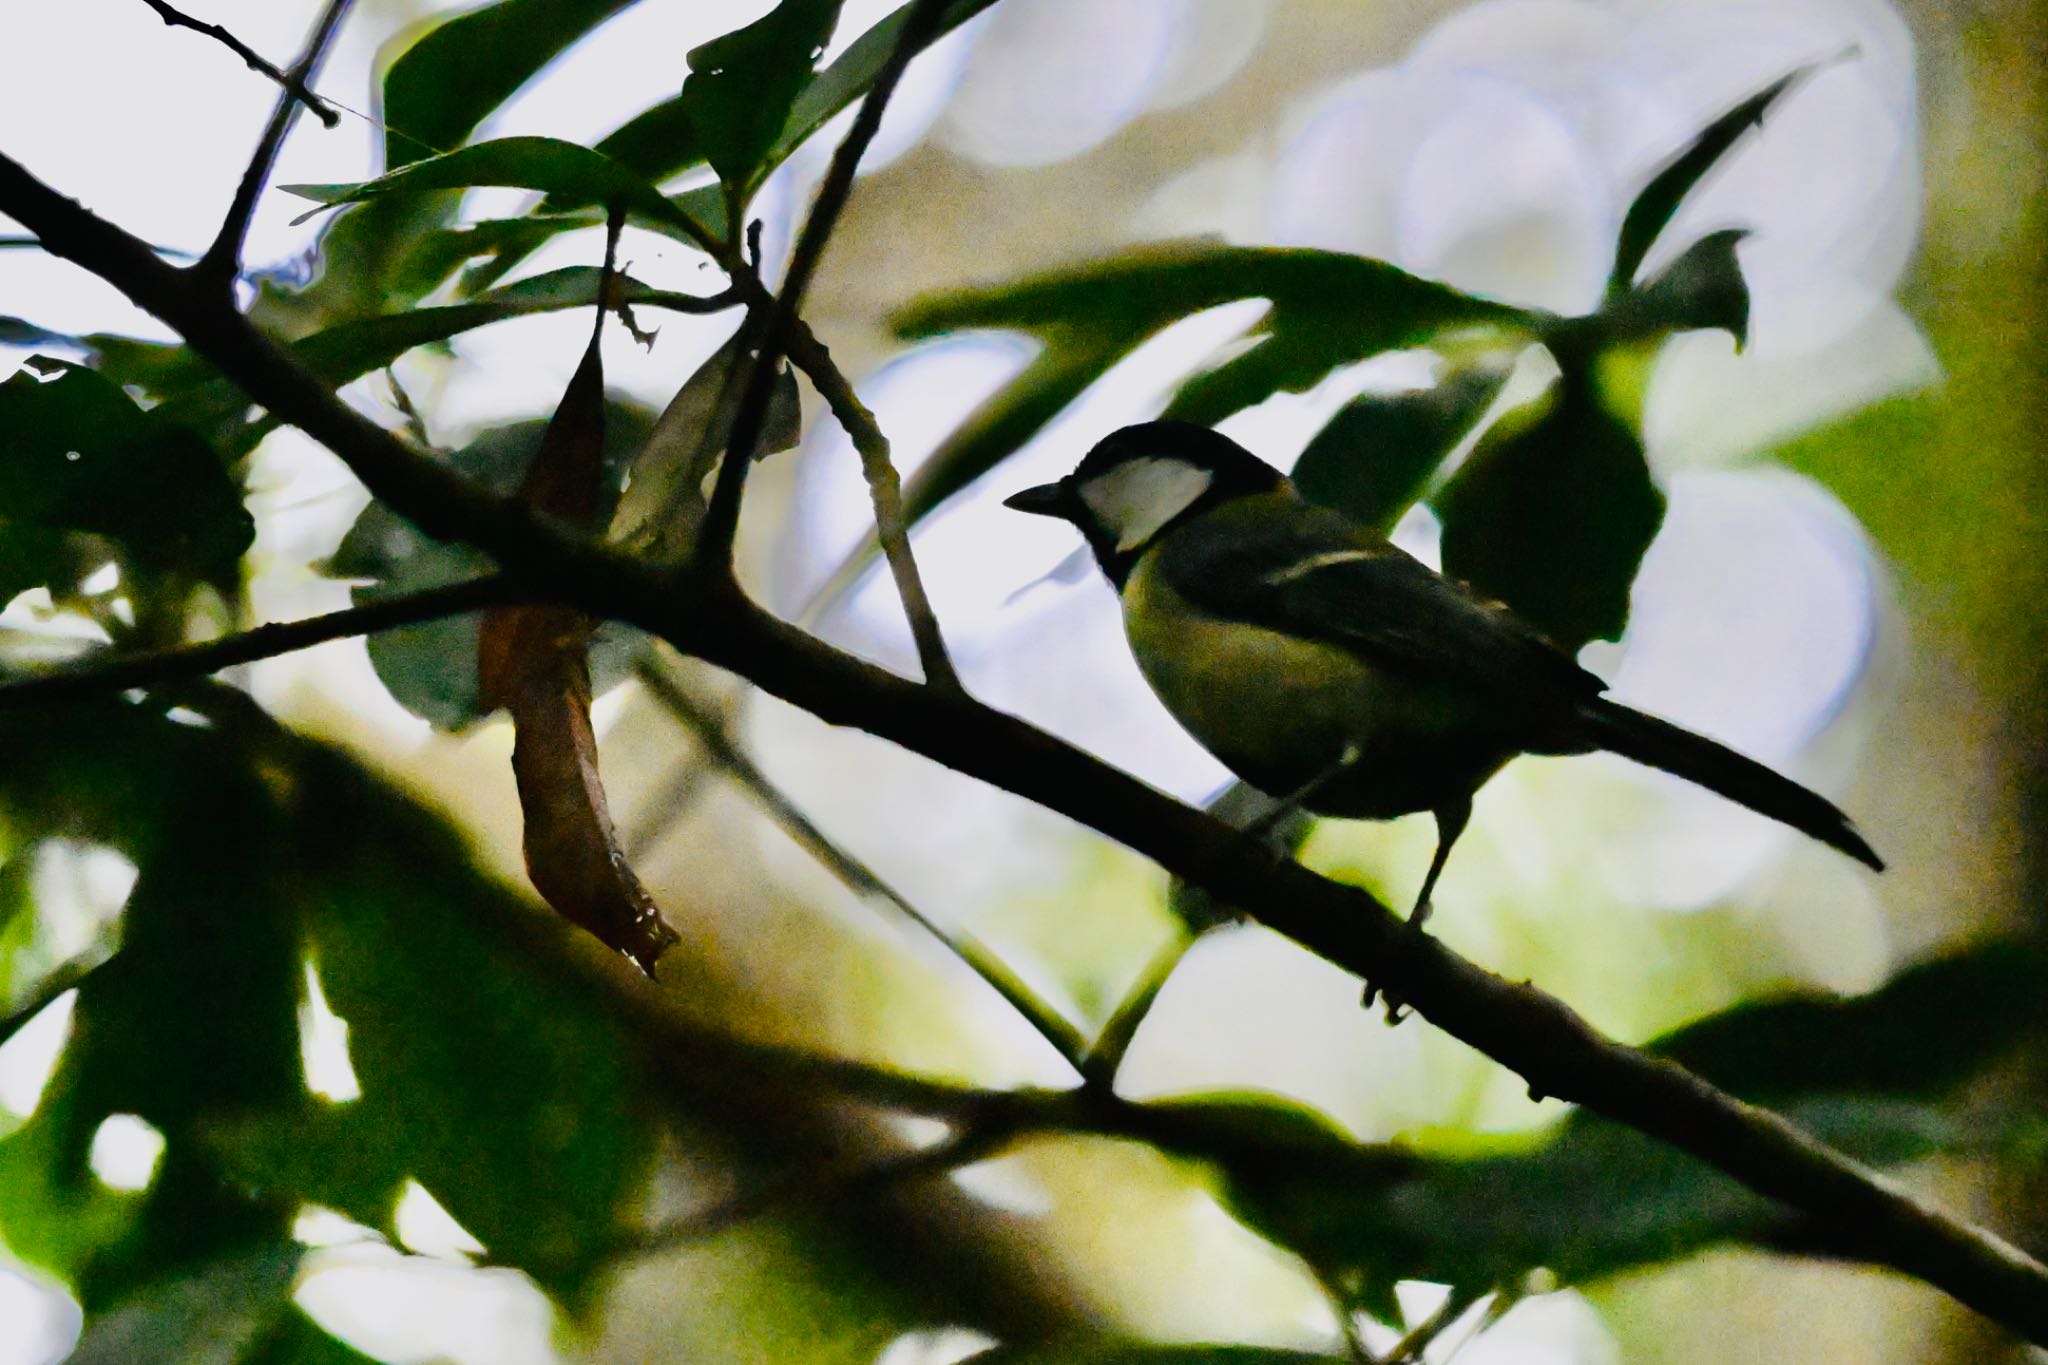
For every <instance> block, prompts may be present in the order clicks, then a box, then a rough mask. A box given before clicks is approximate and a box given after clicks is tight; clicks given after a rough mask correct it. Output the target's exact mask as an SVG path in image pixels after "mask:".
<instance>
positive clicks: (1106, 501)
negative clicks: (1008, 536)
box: [1003, 422, 1287, 583]
mask: <svg viewBox="0 0 2048 1365" xmlns="http://www.w3.org/2000/svg"><path fill="white" fill-rule="evenodd" d="M1285 487H1287V480H1286V478H1285V477H1284V476H1283V475H1282V474H1281V473H1280V471H1279V470H1277V469H1275V468H1273V467H1272V466H1271V465H1269V464H1267V463H1266V462H1265V461H1264V460H1261V459H1260V458H1259V457H1258V456H1256V455H1254V454H1252V453H1251V452H1250V451H1249V450H1246V449H1245V448H1244V447H1243V446H1241V445H1239V444H1238V443H1237V442H1235V441H1233V440H1231V439H1230V438H1229V437H1228V436H1223V435H1219V434H1218V433H1216V432H1213V431H1211V430H1209V428H1207V427H1202V426H1196V425H1195V424H1194V423H1192V422H1140V423H1138V424H1137V425H1136V426H1129V427H1124V428H1122V429H1120V430H1117V431H1113V432H1111V433H1110V434H1109V435H1107V436H1105V437H1103V438H1102V440H1101V441H1099V442H1097V443H1096V446H1095V448H1094V449H1093V450H1091V451H1089V452H1088V454H1087V456H1086V458H1084V459H1083V460H1082V461H1081V463H1080V465H1079V467H1077V468H1076V469H1075V470H1074V472H1073V473H1071V474H1069V475H1067V477H1065V478H1064V479H1061V480H1060V481H1059V482H1057V483H1048V484H1040V485H1039V486H1038V487H1036V488H1027V489H1025V490H1024V491H1023V492H1021V493H1014V494H1012V495H1011V496H1010V497H1008V498H1006V499H1004V501H1003V505H1004V506H1005V507H1013V508H1015V509H1017V510H1018V511H1020V512H1033V513H1036V514H1038V515H1040V516H1048V517H1058V518H1060V519H1061V520H1063V521H1070V522H1072V523H1073V524H1074V525H1075V526H1076V527H1078V528H1079V529H1080V531H1081V534H1082V535H1084V536H1086V537H1087V538H1088V545H1089V548H1091V549H1093V550H1094V551H1095V558H1096V561H1097V562H1098V563H1100V564H1101V565H1102V569H1103V572H1105V573H1107V574H1108V575H1109V576H1110V577H1111V578H1112V579H1113V580H1115V581H1117V582H1119V583H1121V582H1122V581H1123V579H1124V576H1125V575H1126V574H1127V573H1129V571H1130V566H1131V565H1132V563H1134V562H1135V561H1136V560H1137V558H1138V556H1139V555H1142V554H1143V553H1144V552H1145V549H1146V547H1147V546H1149V545H1151V544H1152V542H1153V541H1155V540H1157V539H1158V538H1159V537H1160V536H1162V535H1164V534H1165V533H1166V532H1167V531H1170V530H1172V529H1173V528H1174V527H1175V526H1177V525H1179V524H1180V523H1182V522H1184V521H1186V520H1187V519H1188V518H1190V517H1194V516H1199V515H1200V514H1201V513H1203V512H1205V511H1207V510H1208V509H1209V508H1211V507H1214V506H1216V505H1217V504H1219V503H1224V502H1228V501H1230V500H1231V499H1233V498H1244V497H1251V496H1254V495H1257V494H1260V493H1272V492H1277V491H1278V490H1280V489H1282V488H1285Z"/></svg>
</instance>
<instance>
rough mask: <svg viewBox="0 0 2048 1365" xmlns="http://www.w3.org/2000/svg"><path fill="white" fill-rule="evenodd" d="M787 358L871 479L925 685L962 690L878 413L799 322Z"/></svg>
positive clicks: (885, 550) (880, 533)
mask: <svg viewBox="0 0 2048 1365" xmlns="http://www.w3.org/2000/svg"><path fill="white" fill-rule="evenodd" d="M789 358H790V359H791V360H793V361H795V362H796V365H797V368H798V369H801V370H802V371H803V372H804V373H805V374H807V375H809V376H810V380H811V384H812V385H813V386H814V387H815V388H816V389H817V390H818V393H819V395H820V396H821V397H823V398H824V400H825V403H826V405H827V406H828V407H830V408H831V409H832V415H833V416H834V417H837V418H838V419H839V425H840V426H841V427H843V428H845V430H846V434H847V435H848V436H850V437H852V438H853V448H854V449H855V450H856V451H858V452H859V454H860V472H861V474H862V475H863V476H864V477H865V478H866V479H867V484H868V497H869V499H870V500H871V501H872V502H873V503H874V506H875V534H876V536H877V537H878V538H879V539H880V541H881V543H882V554H883V556H884V557H885V558H886V559H887V560H888V561H889V573H890V576H891V577H893V578H894V579H895V580H896V596H897V598H898V599H899V600H901V601H902V603H903V614H904V616H905V617H907V618H908V619H909V621H910V636H911V638H912V639H913V640H915V641H916V642H917V662H918V667H919V668H921V669H922V670H923V671H924V680H925V681H926V682H928V683H930V684H932V686H934V687H943V688H946V689H948V690H950V691H955V692H957V691H959V690H960V675H959V674H958V673H957V672H955V671H954V668H953V660H952V659H951V658H950V657H949V656H948V655H947V653H946V640H945V636H944V635H943V634H942V633H941V632H940V630H939V618H938V614H937V613H936V612H934V611H933V610H932V601H931V598H930V597H929V596H927V595H926V593H925V590H924V578H923V576H922V575H921V574H919V573H918V570H917V559H916V557H915V556H914V555H912V554H911V552H910V524H909V522H907V521H906V520H904V516H903V481H902V479H900V478H899V477H898V476H897V473H896V464H895V462H894V461H893V460H891V459H890V458H889V438H888V437H887V436H885V435H883V434H882V428H881V426H880V425H879V424H878V423H877V422H876V421H875V415H874V413H872V412H870V411H869V410H868V406H867V404H865V403H863V402H861V401H860V395H859V394H857V393H855V392H854V388H853V385H852V384H851V383H850V382H848V380H847V378H846V375H845V373H844V372H843V371H841V370H840V368H839V366H838V365H837V364H835V363H834V362H833V359H832V353H831V352H830V351H828V350H826V349H825V344H824V343H823V342H821V341H819V340H818V338H817V336H816V335H815V334H813V333H812V331H811V329H810V328H809V327H808V326H806V325H805V324H804V322H803V320H802V319H801V318H799V319H797V321H796V322H795V324H794V325H793V326H792V327H791V328H790V333H789Z"/></svg>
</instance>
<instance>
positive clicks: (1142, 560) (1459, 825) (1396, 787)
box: [1004, 420, 1884, 999]
mask: <svg viewBox="0 0 2048 1365" xmlns="http://www.w3.org/2000/svg"><path fill="white" fill-rule="evenodd" d="M1004 505H1005V506H1007V507H1010V508H1014V509H1015V510H1017V511H1020V512H1029V513H1033V514H1036V515H1040V516H1048V517H1055V518H1058V519H1060V520H1062V521H1066V522H1070V523H1071V524H1072V525H1073V526H1074V527H1075V528H1076V529H1078V530H1079V531H1080V533H1081V535H1082V536H1083V538H1084V539H1085V540H1086V541H1087V544H1088V548H1089V549H1090V550H1092V551H1093V552H1094V557H1095V562H1096V563H1097V565H1099V566H1100V567H1101V569H1102V572H1103V573H1104V574H1105V575H1106V576H1107V577H1108V579H1109V581H1110V582H1111V583H1112V584H1113V585H1115V587H1116V589H1117V591H1118V594H1119V596H1120V598H1121V600H1122V605H1123V619H1124V629H1125V634H1126V636H1127V637H1128V639H1129V642H1130V646H1131V652H1132V654H1133V656H1134V657H1135V658H1136V660H1137V664H1138V669H1139V671H1140V672H1141V673H1142V674H1143V675H1144V677H1145V680H1146V681H1147V682H1148V683H1149V684H1150V685H1151V688H1152V690H1153V691H1154V692H1155V693H1156V694H1157V695H1158V697H1159V699H1160V701H1161V702H1162V703H1164V705H1165V707H1166V709H1167V710H1168V711H1169V712H1171V713H1172V715H1173V716H1174V718H1175V719H1176V720H1178V721H1179V722H1180V724H1181V725H1182V726H1183V727H1184V728H1185V729H1186V730H1188V731H1189V733H1191V734H1192V735H1193V736H1194V737H1195V739H1196V740H1197V741H1199V742H1200V743H1201V745H1202V746H1203V747H1204V748H1206V749H1207V750H1208V751H1209V752H1210V753H1211V754H1213V755H1215V757H1216V758H1217V759H1219V760H1220V761H1221V762H1222V763H1223V765H1224V766H1225V767H1227V768H1229V769H1230V770H1231V771H1232V772H1233V773H1235V774H1236V775H1237V776H1238V777H1239V778H1241V779H1243V780H1244V781H1245V782H1247V783H1249V784H1250V785H1251V786H1252V787H1255V788H1257V789H1258V790H1259V791H1261V792H1263V793H1265V794H1267V795H1268V796H1270V797H1273V798H1277V799H1278V802H1279V804H1278V805H1277V806H1275V807H1274V808H1273V811H1272V816H1280V815H1282V814H1285V813H1290V812H1292V811H1294V810H1306V811H1308V812H1310V813H1311V814H1315V815H1319V816H1331V817H1336V818H1340V819H1362V820H1385V819H1392V818H1394V817H1396V816H1401V815H1408V814H1412V813H1415V812H1420V811H1428V812H1430V813H1431V814H1432V815H1433V816H1434V817H1435V821H1436V828H1437V844H1436V852H1435V855H1434V856H1433V857H1432V858H1431V860H1430V865H1429V871H1428V872H1427V873H1426V874H1425V875H1424V877H1423V881H1422V886H1421V890H1420V891H1419V893H1418V894H1417V896H1416V898H1415V902H1414V905H1413V907H1412V909H1411V910H1410V913H1409V916H1408V922H1409V925H1410V926H1411V927H1412V928H1414V929H1417V930H1419V929H1420V927H1421V925H1422V923H1423V921H1424V919H1425V918H1426V917H1427V916H1428V914H1429V907H1430V897H1431V895H1432V894H1433V892H1434V891H1435V889H1436V884H1437V879H1438V878H1439V877H1440V876H1441V875H1442V873H1443V870H1444V864H1445V862H1446V860H1447V859H1448V858H1449V857H1450V853H1451V848H1452V846H1453V845H1454V844H1456V843H1457V841H1458V837H1459V836H1460V835H1461V834H1462V833H1463V832H1464V830H1465V826H1466V823H1467V821H1468V820H1469V819H1470V817H1471V814H1472V798H1473V796H1474V794H1475V793H1476V792H1477V791H1478V790H1479V789H1480V787H1482V786H1483V785H1485V783H1486V782H1487V781H1488V780H1489V779H1490V778H1492V777H1493V775H1494V774H1495V773H1497V772H1499V771H1500V770H1501V768H1502V767H1504V766H1506V764H1507V762H1508V760H1510V759H1511V758H1514V757H1516V756H1517V755H1519V754H1585V753H1591V752H1594V751H1596V750H1606V751H1608V752H1611V753H1616V754H1620V755H1621V756H1622V757H1624V758H1628V759H1632V760H1634V761H1635V762H1637V763H1641V764H1646V765H1648V766H1649V767H1652V768H1657V769H1661V770H1662V771H1664V772H1667V773H1673V774H1676V775H1677V776H1679V777H1681V778H1684V779H1685V780H1687V781H1689V782H1693V783H1696V784H1698V785H1699V786H1702V787H1705V788H1707V789H1708V790H1709V791H1712V792H1716V793H1718V794H1719V795H1721V796H1723V797H1725V798H1727V799H1728V800H1730V801H1733V802H1736V803H1737V804H1738V805H1742V806H1746V807H1748V808H1749V809H1750V810H1753V811H1755V812H1757V813H1758V814H1760V815H1764V816H1767V817H1768V818H1770V819H1772V820H1776V821H1778V822H1779V823H1781V824H1785V825H1789V826H1791V827H1792V828H1793V829H1796V830H1798V831H1800V832H1801V833H1803V834H1806V835H1809V836H1811V837H1812V838H1814V839H1817V840H1819V841H1820V842H1821V843H1824V844H1826V845H1828V846H1829V847H1831V848H1835V849H1838V850H1840V851H1841V852H1843V853H1845V854H1847V855H1848V856H1849V857H1851V858H1854V859H1856V860H1857V861H1858V862H1860V863H1863V864H1865V865H1866V866H1868V867H1870V868H1871V869H1872V870H1874V871H1879V872H1881V871H1883V870H1884V862H1883V860H1882V859H1881V858H1879V857H1878V855H1877V853H1876V852H1875V850H1873V849H1872V848H1871V846H1870V845H1869V843H1868V842H1866V841H1865V840H1864V838H1863V836H1862V835H1860V834H1859V833H1857V831H1856V828H1855V826H1854V825H1853V824H1851V823H1850V820H1849V817H1848V816H1846V815H1844V814H1843V813H1842V812H1841V811H1840V810H1838V809H1837V808H1836V807H1835V806H1834V805H1833V804H1832V803H1831V802H1829V801H1828V800H1827V799H1826V798H1825V797H1822V796H1820V795H1819V794H1818V793H1815V792H1813V791H1809V790H1808V789H1807V788H1805V787H1803V786H1801V785H1800V784H1798V783H1797V782H1794V781H1792V780H1791V779H1790V778H1788V777H1784V776H1782V775H1781V774H1779V773H1777V772H1774V771H1773V770H1771V769H1770V768H1768V767H1766V766H1765V765H1763V764H1761V763H1759V762H1757V761H1756V760H1754V759H1751V758H1747V757H1745V756H1743V755H1742V754H1739V753H1737V752H1735V751H1734V750H1733V749H1730V748H1728V747H1727V746H1725V745H1723V744H1720V743H1718V742H1717V741H1715V740H1712V739H1709V738H1707V737H1706V736H1704V735H1700V734H1695V733H1693V732H1692V731H1690V730H1687V729H1684V728H1683V727H1681V726H1678V725H1674V724H1672V723H1671V722H1670V721H1666V720H1662V719H1659V718H1658V717H1656V716H1653V715H1650V714H1648V713H1646V712H1643V711H1638V710H1635V709H1633V708H1631V707H1628V706H1624V705H1622V704H1621V703H1619V702H1617V701H1614V700H1612V699H1611V698H1608V697H1605V696H1603V695H1601V694H1602V693H1603V692H1604V691H1605V690H1606V683H1605V682H1604V681H1603V680H1602V679H1601V678H1600V677H1599V676H1598V675H1596V674H1594V673H1591V672H1589V671H1587V670H1586V669H1584V668H1582V667H1580V666H1579V664H1578V662H1577V661H1576V660H1575V659H1573V658H1572V657H1571V655H1570V654H1568V653H1566V652H1565V651H1564V650H1563V649H1561V648H1559V647H1558V646H1557V645H1556V644H1554V643H1552V642H1551V641H1550V640H1549V639H1548V638H1547V637H1545V636H1544V635H1543V634H1542V632H1541V631H1539V630H1537V629H1536V628H1535V627H1534V626H1532V625H1530V624H1528V623H1527V622H1525V621H1523V620H1522V619H1520V618H1519V617H1517V616H1516V615H1515V614H1514V613H1513V612H1512V611H1511V610H1510V609H1509V608H1508V607H1506V606H1505V605H1503V604H1501V603H1499V602H1493V601H1489V600H1486V599H1483V598H1481V597H1479V596H1478V595H1477V594H1475V593H1473V592H1472V591H1471V590H1469V589H1468V588H1466V587H1465V586H1464V585H1462V584H1460V583H1458V582H1456V581H1454V580H1452V579H1449V578H1446V577H1444V576H1443V575H1441V574H1438V573H1437V572H1436V571H1435V570H1433V569H1431V568H1430V567H1429V566H1428V565H1426V564H1424V563H1423V562H1422V561H1421V560H1419V559H1416V558H1415V557H1414V556H1413V555H1410V554H1408V553H1407V552H1406V551H1404V550H1402V549H1400V548H1399V547H1397V546H1396V545H1394V544H1393V543H1392V542H1390V541H1389V540H1387V538H1386V537H1385V536H1383V535H1381V534H1379V533H1378V532H1377V531H1375V530H1373V529H1371V528H1369V527H1367V526H1365V525H1362V524H1361V523H1359V522H1357V521H1354V520H1353V519H1351V518H1350V517H1348V516H1345V515H1344V514H1343V513H1340V512H1337V511H1335V510H1332V509H1330V508H1327V507H1322V506H1318V505H1316V504H1314V503H1311V502H1309V501H1308V500H1307V499H1305V498H1304V497H1302V495H1301V494H1300V492H1299V491H1298V490H1297V489H1296V488H1295V486H1294V484H1293V482H1292V481H1291V480H1289V479H1288V478H1287V477H1286V476H1285V475H1283V474H1281V473H1280V471H1279V470H1277V469H1275V468H1273V467H1272V466H1271V465H1269V464H1267V463H1266V462H1265V461H1263V460H1261V459H1260V458H1259V457H1258V456H1256V455H1254V454H1252V453H1251V452H1250V451H1248V450H1246V449H1245V448H1244V447H1243V446H1241V445H1239V444H1238V443H1237V442H1235V441H1233V440H1231V439H1230V438H1229V437H1227V436H1225V435H1223V434H1222V433H1220V432H1217V431H1213V430H1211V429H1210V428H1208V427H1205V426H1200V425H1196V424H1193V423H1188V422H1176V421H1164V420H1162V421H1153V422H1142V423H1139V424H1137V425H1134V426H1126V427H1123V428H1121V429H1119V430H1117V431H1114V432H1112V433H1110V434H1109V435H1108V436H1106V437H1104V438H1103V439H1102V440H1101V441H1100V442H1098V443H1097V444H1096V445H1095V446H1094V448H1093V449H1091V450H1090V451H1089V452H1088V453H1087V455H1086V456H1085V457H1084V458H1083V459H1082V460H1081V463H1080V464H1079V465H1078V466H1077V467H1076V468H1075V469H1074V471H1073V472H1072V473H1071V474H1068V475H1067V476H1066V477H1064V478H1062V479H1059V480H1057V481H1056V482H1053V483H1048V484H1041V485H1038V486H1037V487H1033V488H1027V489H1024V490H1023V491H1021V492H1018V493H1015V494H1013V495H1011V496H1010V497H1008V498H1006V499H1004ZM1270 822H1271V817H1269V820H1268V821H1265V822H1261V823H1262V825H1265V824H1269V823H1270ZM1369 998H1370V990H1369V988H1368V999H1369Z"/></svg>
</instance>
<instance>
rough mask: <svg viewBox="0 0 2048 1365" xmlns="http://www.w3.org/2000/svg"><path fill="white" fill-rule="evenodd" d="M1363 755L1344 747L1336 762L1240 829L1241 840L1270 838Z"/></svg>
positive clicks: (1354, 745) (1354, 748)
mask: <svg viewBox="0 0 2048 1365" xmlns="http://www.w3.org/2000/svg"><path fill="white" fill-rule="evenodd" d="M1364 752H1365V751H1364V750H1363V749H1360V748H1359V747H1358V746H1357V745H1356V744H1347V745H1345V746H1344V752H1343V753H1341V754H1339V755H1337V761H1336V762H1334V763H1332V764H1330V765H1329V766H1328V767H1327V768H1324V769H1323V770H1322V771H1321V772H1318V773H1317V774H1316V775H1315V776H1314V777H1311V778H1310V779H1309V780H1308V781H1306V782H1304V783H1302V784H1301V785H1300V786H1299V787H1296V788H1295V789H1294V790H1293V791H1291V792H1289V793H1288V794H1287V795H1286V796H1283V797H1281V798H1280V801H1279V803H1278V804H1277V805H1275V806H1274V807H1273V808H1272V809H1271V810H1269V811H1267V812H1266V813H1265V814H1264V815H1261V816H1260V817H1259V818H1258V819H1256V820H1254V821H1252V822H1251V823H1250V824H1249V825H1246V826H1245V827H1244V835H1245V837H1246V838H1247V839H1263V838H1265V837H1266V836H1267V835H1268V834H1271V833H1272V832H1273V831H1274V829H1276V828H1277V827H1278V826H1279V824H1280V822H1281V821H1283V820H1285V819H1286V818H1287V817H1288V816H1290V815H1292V814H1294V813H1295V812H1296V811H1298V810H1300V809H1301V808H1302V807H1303V806H1305V805H1307V804H1308V801H1309V798H1310V797H1312V796H1314V795H1315V794H1316V793H1317V792H1319V791H1321V790H1322V789H1323V788H1325V787H1327V786H1329V785H1330V784H1331V783H1332V782H1334V781H1336V780H1337V779H1338V778H1340V777H1342V776H1343V775H1344V774H1345V773H1348V772H1350V771H1351V769H1352V768H1353V767H1354V766H1356V764H1357V763H1358V760H1359V757H1360V755H1362V754H1363V753H1364Z"/></svg>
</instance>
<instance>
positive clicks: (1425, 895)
mask: <svg viewBox="0 0 2048 1365" xmlns="http://www.w3.org/2000/svg"><path fill="white" fill-rule="evenodd" d="M1435 815H1436V856H1435V857H1434V858H1431V859H1430V860H1429V873H1428V875H1426V876H1425V877H1423V879H1422V890H1421V892H1420V893H1419V894H1417V896H1416V897H1415V908H1414V909H1412V910H1410V911H1409V912H1408V929H1409V932H1411V933H1420V932H1421V930H1422V926H1423V923H1424V922H1425V921H1427V920H1428V919H1429V893H1430V892H1432V891H1434V890H1436V879H1437V878H1438V877H1440V876H1442V875H1443V870H1444V864H1445V863H1446V862H1447V861H1449V859H1450V856H1451V845H1452V844H1455V843H1457V842H1458V836H1459V835H1460V834H1463V833H1464V832H1465V822H1466V821H1467V820H1470V819H1471V818H1472V798H1471V797H1469V796H1465V797H1460V798H1459V799H1458V800H1456V801H1453V802H1451V803H1450V804H1449V805H1445V806H1439V807H1437V809H1436V811H1435Z"/></svg>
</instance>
